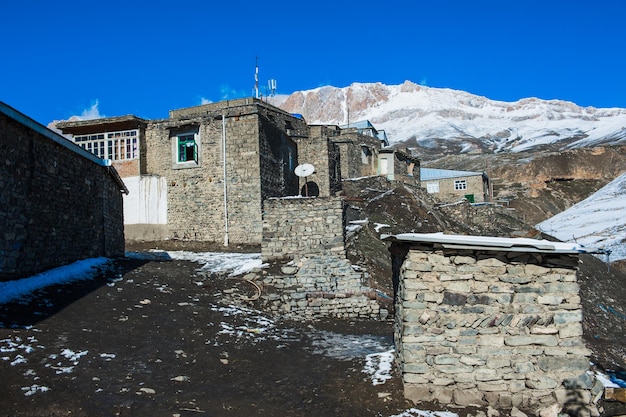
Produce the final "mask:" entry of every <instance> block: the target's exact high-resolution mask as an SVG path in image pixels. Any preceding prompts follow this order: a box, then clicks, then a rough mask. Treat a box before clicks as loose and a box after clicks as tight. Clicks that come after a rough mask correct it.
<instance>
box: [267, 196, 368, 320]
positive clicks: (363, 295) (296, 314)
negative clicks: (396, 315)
mask: <svg viewBox="0 0 626 417" xmlns="http://www.w3.org/2000/svg"><path fill="white" fill-rule="evenodd" d="M344 210H345V207H344V202H343V200H341V199H340V198H336V197H333V198H287V199H270V200H267V201H265V204H264V217H263V243H262V245H261V255H262V259H263V262H270V263H272V264H273V265H274V266H273V267H272V268H270V271H272V272H270V273H269V274H267V275H265V276H264V278H263V284H264V285H265V286H266V287H269V289H268V290H267V291H266V292H265V293H266V294H267V295H265V296H263V297H262V301H263V302H264V303H265V304H266V306H267V307H268V308H269V309H271V310H273V311H275V312H276V313H280V314H281V315H283V316H287V317H290V318H293V319H312V318H319V317H339V318H363V319H365V318H367V319H376V318H378V317H379V310H380V308H379V306H378V303H377V301H376V299H375V298H376V297H375V293H374V291H373V290H372V289H371V288H370V287H368V286H367V279H368V276H367V274H366V273H364V272H361V271H360V270H355V268H353V267H352V265H351V264H350V262H349V261H348V259H347V258H346V256H345V246H344V244H345V242H344V222H345V220H344Z"/></svg>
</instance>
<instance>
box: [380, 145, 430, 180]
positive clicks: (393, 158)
mask: <svg viewBox="0 0 626 417" xmlns="http://www.w3.org/2000/svg"><path fill="white" fill-rule="evenodd" d="M378 166H379V170H378V171H379V172H378V173H379V174H380V175H382V176H386V177H387V179H389V180H392V181H394V180H408V179H411V180H412V181H413V182H416V183H419V182H420V161H419V158H417V157H415V156H413V155H412V154H411V153H410V152H409V150H408V149H393V148H383V149H381V150H380V151H379V154H378Z"/></svg>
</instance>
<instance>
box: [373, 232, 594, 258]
mask: <svg viewBox="0 0 626 417" xmlns="http://www.w3.org/2000/svg"><path fill="white" fill-rule="evenodd" d="M380 238H381V239H382V240H396V241H401V242H417V243H433V244H439V245H441V246H442V247H444V248H448V249H475V250H495V251H506V252H541V253H565V254H577V253H602V251H601V250H600V249H597V248H588V247H584V246H582V245H579V244H577V243H565V242H552V241H549V240H539V239H529V238H516V237H512V238H505V237H491V236H465V235H446V234H443V233H400V234H397V235H381V236H380Z"/></svg>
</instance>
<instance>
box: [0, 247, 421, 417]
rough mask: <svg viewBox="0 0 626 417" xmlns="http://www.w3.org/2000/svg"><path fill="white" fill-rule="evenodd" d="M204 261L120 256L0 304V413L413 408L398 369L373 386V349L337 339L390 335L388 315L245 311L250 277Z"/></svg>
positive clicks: (309, 412) (392, 411)
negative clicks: (355, 317)
mask: <svg viewBox="0 0 626 417" xmlns="http://www.w3.org/2000/svg"><path fill="white" fill-rule="evenodd" d="M127 249H128V248H127ZM199 266H200V265H199V264H197V263H192V262H186V261H174V260H172V261H145V260H140V259H120V260H117V261H116V262H115V270H114V271H112V272H109V273H107V274H105V275H103V276H100V277H98V278H97V279H95V280H90V281H81V282H78V283H76V284H72V285H66V286H57V287H49V288H47V289H46V290H44V291H40V292H38V293H37V295H36V296H35V297H34V298H33V299H32V300H30V301H29V302H28V303H11V304H7V305H2V306H0V358H2V360H0V379H1V380H2V391H1V393H0V416H50V417H51V416H70V415H71V416H170V417H171V416H198V415H206V416H247V415H265V416H321V415H329V416H330V415H332V416H356V415H368V416H392V415H397V414H400V413H402V411H404V410H406V409H407V408H409V407H410V404H407V403H406V402H405V401H404V399H403V396H402V392H401V383H400V380H399V379H398V377H397V376H396V375H393V376H392V378H391V379H390V380H388V381H386V382H385V383H384V384H380V385H374V384H373V383H372V380H371V376H370V375H368V373H366V372H364V371H363V369H364V362H365V353H363V355H358V354H357V355H350V354H346V355H344V357H341V355H339V357H337V356H338V355H333V354H332V349H333V347H332V346H331V345H332V342H328V340H329V339H330V340H332V339H334V340H336V341H341V340H347V341H348V343H353V344H357V345H358V344H359V343H360V341H361V340H369V341H372V340H373V341H374V342H377V343H380V344H381V345H382V346H391V345H392V327H391V323H390V322H366V323H363V322H344V321H332V320H329V321H325V322H316V323H294V322H281V321H280V320H278V321H276V320H274V319H271V318H269V317H265V316H263V315H262V314H258V313H255V312H254V311H251V312H250V311H248V313H249V314H241V313H240V310H237V309H236V308H235V306H236V304H237V297H235V295H236V294H238V293H245V291H248V290H249V289H248V288H247V287H246V286H244V283H243V282H242V281H238V280H233V279H228V278H224V277H221V278H216V277H213V278H211V277H207V276H204V275H202V274H198V272H197V270H198V268H199ZM242 307H243V306H242ZM249 307H253V306H249ZM244 311H247V310H245V309H244ZM229 329H230V330H232V331H231V332H228V331H227V330H229ZM329 335H332V337H330V338H329V337H328V336H329ZM360 335H363V336H360ZM361 337H364V338H366V339H360V338H361ZM339 344H341V343H339ZM329 353H330V354H329Z"/></svg>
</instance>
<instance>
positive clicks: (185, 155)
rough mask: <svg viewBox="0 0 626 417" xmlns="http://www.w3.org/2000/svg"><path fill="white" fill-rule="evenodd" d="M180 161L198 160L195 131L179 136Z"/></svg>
mask: <svg viewBox="0 0 626 417" xmlns="http://www.w3.org/2000/svg"><path fill="white" fill-rule="evenodd" d="M178 162H179V163H182V162H196V163H197V162H198V145H197V144H196V135H194V134H193V133H191V134H187V135H180V136H178Z"/></svg>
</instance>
